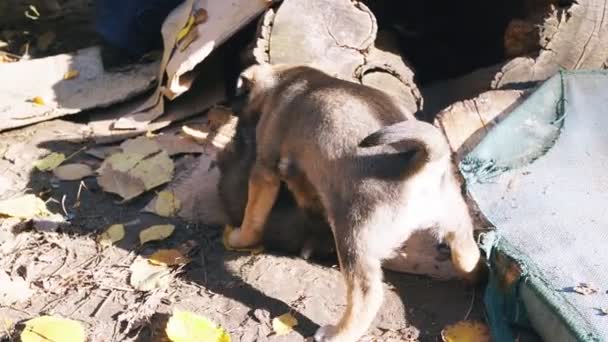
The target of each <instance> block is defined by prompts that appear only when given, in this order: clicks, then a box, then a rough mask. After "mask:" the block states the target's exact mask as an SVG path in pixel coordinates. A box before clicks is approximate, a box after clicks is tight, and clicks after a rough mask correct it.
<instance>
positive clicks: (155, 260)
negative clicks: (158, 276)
mask: <svg viewBox="0 0 608 342" xmlns="http://www.w3.org/2000/svg"><path fill="white" fill-rule="evenodd" d="M148 261H149V262H150V263H151V264H152V265H164V266H176V265H185V264H187V263H189V262H190V258H188V257H187V256H185V255H183V254H182V252H180V251H178V250H177V249H159V250H158V251H156V252H155V253H154V254H152V255H151V256H150V258H148Z"/></svg>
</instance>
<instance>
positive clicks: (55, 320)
mask: <svg viewBox="0 0 608 342" xmlns="http://www.w3.org/2000/svg"><path fill="white" fill-rule="evenodd" d="M85 340H86V335H85V331H84V327H83V326H82V324H80V322H77V321H74V320H71V319H67V318H61V317H54V316H40V317H36V318H34V319H30V320H29V321H27V322H25V328H24V329H23V332H22V333H21V341H22V342H43V341H44V342H48V341H61V342H84V341H85Z"/></svg>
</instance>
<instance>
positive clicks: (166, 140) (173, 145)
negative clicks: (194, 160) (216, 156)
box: [154, 134, 205, 156]
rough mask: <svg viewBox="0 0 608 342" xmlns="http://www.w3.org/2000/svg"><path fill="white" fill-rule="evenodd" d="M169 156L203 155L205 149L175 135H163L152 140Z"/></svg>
mask: <svg viewBox="0 0 608 342" xmlns="http://www.w3.org/2000/svg"><path fill="white" fill-rule="evenodd" d="M154 140H156V142H157V143H158V144H159V145H160V146H161V148H162V149H163V150H165V151H167V153H169V155H170V156H174V155H176V154H184V153H196V154H198V153H205V147H204V146H202V145H201V144H199V143H197V142H196V141H192V139H188V138H187V137H182V136H179V135H175V134H163V135H159V136H157V137H156V138H154Z"/></svg>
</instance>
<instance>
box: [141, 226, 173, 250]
mask: <svg viewBox="0 0 608 342" xmlns="http://www.w3.org/2000/svg"><path fill="white" fill-rule="evenodd" d="M174 230H175V226H174V225H172V224H160V225H156V226H152V227H150V228H146V229H144V230H142V231H141V232H140V233H139V242H140V243H141V244H142V245H143V244H144V243H146V242H149V241H156V240H164V239H166V238H168V237H169V236H171V234H173V231H174Z"/></svg>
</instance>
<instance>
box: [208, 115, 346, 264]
mask: <svg viewBox="0 0 608 342" xmlns="http://www.w3.org/2000/svg"><path fill="white" fill-rule="evenodd" d="M254 161H255V123H248V122H245V121H244V120H239V122H238V124H237V127H236V133H235V135H234V137H233V138H232V140H231V142H230V143H229V144H228V145H227V146H226V147H225V148H224V149H223V150H221V151H220V152H219V153H218V156H217V162H218V167H219V169H220V173H221V176H220V180H219V183H218V193H219V195H220V200H221V202H222V205H223V207H224V210H225V211H226V213H227V214H228V217H229V219H230V222H228V223H229V224H230V225H232V226H234V227H237V226H240V225H241V222H242V221H243V216H244V214H245V206H246V205H247V185H248V182H249V174H250V172H251V167H252V166H253V163H254ZM263 243H264V246H265V247H266V248H267V249H269V250H271V251H276V252H279V253H286V254H299V255H300V256H301V257H302V258H304V259H309V258H314V259H317V260H320V261H325V260H332V259H333V260H336V255H335V250H336V248H335V243H334V238H333V235H332V232H331V228H330V227H329V224H328V223H327V221H326V220H325V218H324V217H323V216H321V215H319V213H312V212H307V211H304V210H301V209H299V208H298V207H297V206H296V203H295V201H294V199H293V196H292V195H291V193H290V192H289V191H288V190H287V188H286V187H285V186H284V185H282V186H281V188H280V190H279V195H278V197H277V200H276V203H275V204H274V206H273V208H272V211H271V212H270V214H269V217H268V219H267V220H266V223H265V227H264V238H263Z"/></svg>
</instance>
